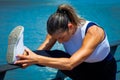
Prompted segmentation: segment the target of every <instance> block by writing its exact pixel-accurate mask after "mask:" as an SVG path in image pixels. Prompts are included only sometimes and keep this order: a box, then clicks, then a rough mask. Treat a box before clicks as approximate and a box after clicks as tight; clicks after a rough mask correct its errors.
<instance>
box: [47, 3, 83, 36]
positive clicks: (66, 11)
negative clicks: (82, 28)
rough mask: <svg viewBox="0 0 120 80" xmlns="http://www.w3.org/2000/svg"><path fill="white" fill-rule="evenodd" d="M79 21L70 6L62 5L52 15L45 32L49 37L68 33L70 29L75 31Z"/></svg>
mask: <svg viewBox="0 0 120 80" xmlns="http://www.w3.org/2000/svg"><path fill="white" fill-rule="evenodd" d="M80 20H82V18H79V17H78V15H77V14H76V12H75V10H74V9H73V7H72V6H70V5H67V4H62V5H60V6H58V9H57V11H56V12H55V13H54V14H52V15H51V16H50V17H49V19H48V21H47V31H48V33H49V34H50V35H54V34H56V33H58V32H65V31H67V32H69V30H70V29H76V28H77V26H78V25H79V24H80Z"/></svg>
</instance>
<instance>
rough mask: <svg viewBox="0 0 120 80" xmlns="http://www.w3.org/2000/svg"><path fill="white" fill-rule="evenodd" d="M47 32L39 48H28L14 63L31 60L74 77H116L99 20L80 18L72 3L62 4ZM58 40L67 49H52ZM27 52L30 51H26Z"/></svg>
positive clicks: (25, 63) (107, 79)
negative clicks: (33, 49) (97, 22)
mask: <svg viewBox="0 0 120 80" xmlns="http://www.w3.org/2000/svg"><path fill="white" fill-rule="evenodd" d="M47 32H48V35H47V37H46V40H45V41H44V43H43V44H42V45H41V46H40V47H39V48H38V50H36V51H33V52H32V51H31V50H29V49H26V50H25V52H24V55H18V56H17V57H18V58H20V60H18V61H16V62H15V64H22V66H23V67H27V66H29V65H32V64H37V65H43V66H49V67H53V68H57V69H59V70H61V71H62V72H63V73H64V74H66V75H67V76H69V77H70V78H71V79H73V80H88V79H89V80H115V76H116V75H115V74H116V62H115V59H114V58H113V56H112V55H110V54H109V52H110V46H109V42H108V39H107V35H106V33H105V31H104V30H103V29H102V28H101V27H99V26H98V25H97V24H96V23H94V22H91V21H87V20H85V19H82V18H80V17H79V16H78V15H77V14H76V12H75V10H74V9H73V7H72V6H70V5H67V4H62V5H60V6H59V7H58V9H57V11H56V12H55V13H54V14H52V15H51V16H50V17H49V19H48V21H47ZM56 41H58V42H59V43H62V44H63V46H64V48H65V51H66V52H63V51H60V50H53V51H50V49H51V48H52V46H53V45H54V44H55V43H56ZM26 54H27V55H26Z"/></svg>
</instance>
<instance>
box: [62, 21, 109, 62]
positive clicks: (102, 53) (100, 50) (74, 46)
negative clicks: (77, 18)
mask: <svg viewBox="0 0 120 80" xmlns="http://www.w3.org/2000/svg"><path fill="white" fill-rule="evenodd" d="M92 25H97V24H95V23H94V22H91V21H86V23H85V24H84V25H83V26H82V27H79V28H77V30H76V32H75V34H74V35H73V36H72V37H71V38H70V40H69V41H67V42H64V43H62V44H63V46H64V48H65V51H66V52H67V53H69V54H70V55H72V54H73V53H75V52H76V51H77V50H78V49H80V47H81V45H82V41H83V38H84V37H85V34H86V32H87V29H88V28H89V27H91V26H92ZM109 52H110V45H109V42H108V39H107V35H106V33H105V37H104V40H103V41H102V42H101V43H100V44H99V45H98V46H97V47H96V49H95V50H94V51H93V53H92V54H91V55H90V56H89V57H88V58H87V59H86V60H85V61H84V62H88V63H93V62H99V61H102V60H103V59H105V57H106V56H107V55H108V54H109Z"/></svg>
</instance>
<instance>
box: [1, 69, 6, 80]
mask: <svg viewBox="0 0 120 80" xmlns="http://www.w3.org/2000/svg"><path fill="white" fill-rule="evenodd" d="M5 74H6V71H4V72H0V80H4V78H5Z"/></svg>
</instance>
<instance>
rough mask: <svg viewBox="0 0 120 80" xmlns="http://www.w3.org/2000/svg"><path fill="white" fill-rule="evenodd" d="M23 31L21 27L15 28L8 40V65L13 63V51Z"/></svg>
mask: <svg viewBox="0 0 120 80" xmlns="http://www.w3.org/2000/svg"><path fill="white" fill-rule="evenodd" d="M23 31H24V27H23V26H17V27H16V28H14V29H13V30H12V31H11V33H10V35H9V38H8V50H7V62H8V63H9V64H13V63H14V58H15V57H16V55H15V53H14V51H15V46H16V44H17V42H18V40H19V37H20V36H21V35H22V33H23Z"/></svg>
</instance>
